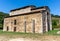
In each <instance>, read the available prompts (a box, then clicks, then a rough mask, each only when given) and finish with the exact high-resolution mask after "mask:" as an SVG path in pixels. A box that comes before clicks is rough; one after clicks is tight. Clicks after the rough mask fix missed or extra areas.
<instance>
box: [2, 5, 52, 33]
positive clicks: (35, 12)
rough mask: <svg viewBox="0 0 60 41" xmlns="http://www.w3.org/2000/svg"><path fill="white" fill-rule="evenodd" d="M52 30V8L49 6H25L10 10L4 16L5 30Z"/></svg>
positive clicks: (31, 31)
mask: <svg viewBox="0 0 60 41" xmlns="http://www.w3.org/2000/svg"><path fill="white" fill-rule="evenodd" d="M49 30H52V24H51V15H50V10H49V8H48V7H47V6H43V7H39V8H36V6H33V5H31V6H25V7H22V8H18V9H14V10H11V11H10V15H9V16H7V17H5V18H4V25H3V31H11V32H25V33H43V32H48V31H49Z"/></svg>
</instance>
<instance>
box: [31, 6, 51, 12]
mask: <svg viewBox="0 0 60 41" xmlns="http://www.w3.org/2000/svg"><path fill="white" fill-rule="evenodd" d="M43 8H46V10H47V9H48V10H49V11H50V9H49V7H48V6H41V7H37V8H33V9H31V10H37V9H43Z"/></svg>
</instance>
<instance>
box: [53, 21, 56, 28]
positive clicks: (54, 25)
mask: <svg viewBox="0 0 60 41" xmlns="http://www.w3.org/2000/svg"><path fill="white" fill-rule="evenodd" d="M52 27H53V28H56V27H57V20H52Z"/></svg>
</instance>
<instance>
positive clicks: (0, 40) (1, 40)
mask: <svg viewBox="0 0 60 41" xmlns="http://www.w3.org/2000/svg"><path fill="white" fill-rule="evenodd" d="M0 41H60V36H41V37H40V38H21V37H14V38H11V37H6V36H0Z"/></svg>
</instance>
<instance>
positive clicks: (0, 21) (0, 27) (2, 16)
mask: <svg viewBox="0 0 60 41" xmlns="http://www.w3.org/2000/svg"><path fill="white" fill-rule="evenodd" d="M8 15H9V14H7V13H3V12H0V29H2V28H3V20H4V17H6V16H8Z"/></svg>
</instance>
